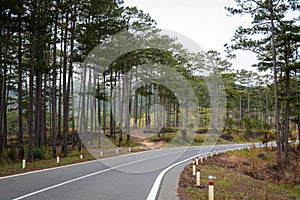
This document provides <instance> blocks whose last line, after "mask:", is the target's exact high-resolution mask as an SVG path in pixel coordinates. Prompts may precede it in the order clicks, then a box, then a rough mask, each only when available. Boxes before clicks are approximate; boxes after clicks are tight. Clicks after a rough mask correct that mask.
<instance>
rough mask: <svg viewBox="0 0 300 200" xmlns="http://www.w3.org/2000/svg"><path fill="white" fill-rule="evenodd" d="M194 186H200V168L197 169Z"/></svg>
mask: <svg viewBox="0 0 300 200" xmlns="http://www.w3.org/2000/svg"><path fill="white" fill-rule="evenodd" d="M196 186H200V169H197V174H196Z"/></svg>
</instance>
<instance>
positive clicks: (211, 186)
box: [208, 175, 216, 200]
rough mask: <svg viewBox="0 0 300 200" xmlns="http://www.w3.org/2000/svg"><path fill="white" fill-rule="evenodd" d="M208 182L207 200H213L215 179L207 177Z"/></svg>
mask: <svg viewBox="0 0 300 200" xmlns="http://www.w3.org/2000/svg"><path fill="white" fill-rule="evenodd" d="M208 179H209V182H208V200H214V185H215V184H214V180H213V179H216V177H214V176H211V175H210V176H209V177H208Z"/></svg>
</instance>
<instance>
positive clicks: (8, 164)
mask: <svg viewBox="0 0 300 200" xmlns="http://www.w3.org/2000/svg"><path fill="white" fill-rule="evenodd" d="M117 136H118V135H117ZM108 140H109V143H108V142H107V141H108ZM93 142H94V144H95V148H97V147H98V145H97V144H98V141H97V140H95V141H93ZM101 144H102V147H101V151H103V154H102V155H101V156H100V154H97V153H95V152H93V148H92V147H91V148H90V146H89V151H87V150H86V149H85V148H84V147H83V148H82V151H81V152H79V151H78V150H77V149H76V150H72V148H71V146H70V145H69V146H68V156H67V157H64V156H63V154H62V153H61V152H60V150H61V147H59V146H58V147H57V150H56V152H57V156H59V157H60V162H59V163H57V160H56V158H53V157H52V151H51V147H42V148H34V149H33V156H34V161H33V162H29V161H28V159H26V158H25V159H26V168H25V169H22V160H21V159H19V158H18V156H17V150H16V149H14V148H8V149H7V150H5V151H4V152H3V155H2V156H1V158H0V176H5V175H12V174H17V173H23V172H28V171H33V170H40V169H46V168H51V167H58V166H63V165H69V164H75V163H80V162H84V161H90V160H95V159H100V158H108V157H113V156H116V155H117V153H116V149H118V155H122V154H127V153H129V149H128V147H132V150H131V152H139V151H144V150H149V149H147V148H135V147H139V146H140V145H141V144H140V143H139V142H136V141H130V143H128V142H127V141H126V138H125V140H123V142H122V146H123V147H122V148H116V146H117V145H118V144H119V143H118V141H117V140H116V141H114V140H110V139H107V138H106V139H105V138H101ZM115 145H116V146H115ZM112 147H114V148H112ZM98 149H99V148H98ZM24 150H25V155H28V145H25V147H24ZM81 154H82V155H83V159H80V155H81Z"/></svg>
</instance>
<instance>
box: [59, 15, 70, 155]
mask: <svg viewBox="0 0 300 200" xmlns="http://www.w3.org/2000/svg"><path fill="white" fill-rule="evenodd" d="M68 23H69V14H68V13H66V21H65V24H66V27H65V32H64V38H63V41H64V51H63V57H64V58H63V134H62V138H63V139H62V149H61V151H62V153H63V154H64V156H65V157H66V156H67V155H68V129H69V127H68V116H69V115H68V111H69V110H68V108H69V101H68V88H67V37H68V28H67V27H68Z"/></svg>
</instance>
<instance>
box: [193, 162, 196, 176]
mask: <svg viewBox="0 0 300 200" xmlns="http://www.w3.org/2000/svg"><path fill="white" fill-rule="evenodd" d="M193 176H196V164H195V163H193Z"/></svg>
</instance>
